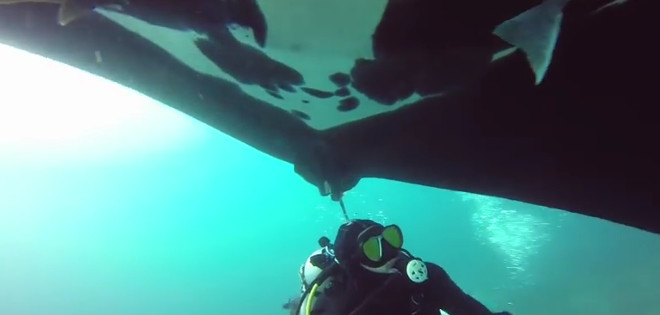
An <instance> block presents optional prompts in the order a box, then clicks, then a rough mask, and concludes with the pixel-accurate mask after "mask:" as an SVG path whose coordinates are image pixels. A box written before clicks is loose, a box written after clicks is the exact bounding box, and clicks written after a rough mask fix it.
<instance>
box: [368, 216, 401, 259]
mask: <svg viewBox="0 0 660 315" xmlns="http://www.w3.org/2000/svg"><path fill="white" fill-rule="evenodd" d="M358 243H359V245H360V251H361V253H362V255H363V256H364V258H366V259H368V260H369V261H370V262H371V263H385V262H386V261H387V260H389V259H392V258H394V257H396V254H397V252H398V250H400V249H401V248H402V246H403V233H402V232H401V229H400V228H399V227H398V226H396V225H388V226H386V227H380V226H371V227H369V228H367V229H366V230H364V231H362V233H360V235H359V236H358ZM385 243H386V244H387V245H389V246H388V247H389V249H390V250H389V252H388V250H387V248H386V247H385V246H383V245H385ZM392 250H394V251H392Z"/></svg>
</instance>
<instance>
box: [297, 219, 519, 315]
mask: <svg viewBox="0 0 660 315" xmlns="http://www.w3.org/2000/svg"><path fill="white" fill-rule="evenodd" d="M319 245H320V246H321V248H320V249H318V250H316V251H314V252H313V253H312V255H310V256H309V258H308V259H307V261H306V262H305V263H304V264H303V265H302V266H301V267H300V272H299V275H300V278H301V281H302V290H301V291H302V293H301V295H300V296H299V297H296V298H294V299H291V300H290V301H289V302H287V303H286V304H284V308H285V309H288V310H290V313H291V314H292V315H438V314H439V312H440V311H441V310H442V311H444V312H446V313H448V314H450V315H486V314H488V315H492V314H499V315H511V314H510V313H509V312H501V313H493V312H491V311H490V310H488V308H486V307H485V306H484V305H483V304H481V303H480V302H479V301H477V300H476V299H474V298H473V297H471V296H470V295H468V294H466V293H464V292H463V291H462V290H461V289H460V288H459V287H458V286H457V285H456V283H454V281H453V280H452V279H451V278H450V277H449V275H448V274H447V272H445V270H444V269H442V268H441V267H440V266H438V265H436V264H434V263H430V262H424V261H422V260H421V259H419V258H416V257H414V256H413V255H412V254H410V252H408V251H407V250H405V249H403V247H402V246H403V234H402V232H401V230H400V228H399V227H398V226H396V225H388V226H383V225H381V224H378V223H376V222H374V221H371V220H351V221H349V222H347V223H345V224H342V225H341V226H340V227H339V230H338V231H337V236H336V238H335V242H334V244H332V243H330V240H329V239H328V238H327V237H322V238H321V239H320V240H319Z"/></svg>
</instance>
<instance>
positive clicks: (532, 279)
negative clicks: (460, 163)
mask: <svg viewBox="0 0 660 315" xmlns="http://www.w3.org/2000/svg"><path fill="white" fill-rule="evenodd" d="M0 69H2V72H0V86H2V87H3V89H2V91H1V92H0V314H2V315H54V314H62V315H92V314H94V315H111V314H112V315H117V314H123V315H151V314H154V315H156V314H158V315H184V314H185V315H189V314H198V315H206V314H209V315H210V314H222V315H239V314H240V315H243V314H259V315H271V314H272V315H278V314H282V315H286V314H288V313H287V311H285V310H283V309H282V304H284V303H285V302H286V301H287V300H288V299H289V298H291V297H293V296H295V295H296V294H298V292H299V290H300V282H299V278H298V268H299V267H300V265H301V264H302V263H303V262H304V261H305V259H306V258H307V256H308V255H309V254H310V253H311V252H313V251H314V250H315V249H317V246H318V244H317V240H318V238H319V237H320V236H324V235H325V236H328V237H330V238H331V239H333V238H334V236H335V232H336V229H337V228H338V226H339V225H340V224H341V223H343V216H342V215H341V211H340V208H339V205H338V204H337V203H335V202H332V201H330V200H329V199H328V198H322V197H320V196H319V194H318V190H317V189H316V188H315V187H314V186H312V185H310V184H308V183H307V182H305V181H304V180H303V179H302V178H301V177H300V176H298V175H297V174H296V173H295V172H294V171H293V166H292V165H290V164H288V163H285V162H282V161H280V160H277V159H275V158H273V157H270V156H268V155H266V154H264V153H262V152H260V151H257V150H256V149H254V148H252V147H250V146H248V145H246V144H244V143H242V142H239V141H237V140H235V139H233V138H231V137H229V136H227V135H225V134H223V133H222V132H219V131H217V130H215V129H213V128H211V127H209V126H207V125H204V124H202V123H200V122H198V121H196V120H194V119H192V118H190V117H188V116H186V115H183V114H181V113H180V112H177V111H175V110H173V109H171V108H169V107H167V106H165V105H163V104H161V103H158V102H156V101H154V100H152V99H149V98H147V97H146V96H144V95H141V94H139V93H138V92H136V91H133V90H130V89H127V88H125V87H122V86H119V85H117V84H114V83H111V82H109V81H107V80H104V79H101V78H99V77H95V76H92V75H90V74H88V73H84V72H82V71H79V70H76V69H74V68H71V67H68V66H65V65H62V64H59V63H55V62H53V61H50V60H47V59H44V58H41V57H37V56H34V55H30V54H28V53H25V52H21V51H19V50H16V49H13V48H10V47H7V46H0ZM173 88H176V87H173ZM345 202H346V205H347V207H348V212H349V216H350V217H352V218H370V219H373V220H376V221H378V222H381V223H396V224H398V225H400V226H401V228H402V230H403V232H404V235H405V244H404V247H406V248H407V249H408V250H410V251H411V252H412V253H413V254H415V255H417V256H420V257H421V258H423V259H425V260H427V261H432V262H435V263H438V264H440V265H441V266H442V267H444V268H445V269H446V270H447V271H448V273H449V274H450V275H451V276H452V278H453V279H454V280H455V281H456V282H457V283H458V284H459V285H460V286H461V287H462V288H463V289H464V290H465V291H467V292H468V293H470V294H471V295H473V296H475V297H476V298H477V299H479V300H481V301H482V302H483V303H485V304H486V305H487V306H488V307H489V308H490V309H491V310H493V311H500V310H508V311H510V312H512V313H513V314H516V315H526V314H531V315H559V314H561V315H573V314H575V315H578V314H604V315H610V314H617V315H619V314H636V315H657V314H660V300H659V299H658V297H659V296H660V286H658V283H660V236H658V235H655V234H651V233H647V232H643V231H640V230H637V229H633V228H629V227H625V226H622V225H618V224H613V223H610V222H606V221H603V220H600V219H595V218H590V217H585V216H581V215H576V214H572V213H568V212H564V211H559V210H554V209H548V208H544V207H539V206H533V205H529V204H524V203H520V202H514V201H509V200H503V199H498V198H492V197H486V196H479V195H474V194H467V193H462V192H452V191H445V190H441V189H436V188H431V187H424V186H418V185H411V184H406V183H400V182H393V181H386V180H380V179H365V180H362V181H361V182H360V183H359V185H358V186H357V187H356V188H355V189H353V190H351V191H350V192H348V193H347V194H346V196H345Z"/></svg>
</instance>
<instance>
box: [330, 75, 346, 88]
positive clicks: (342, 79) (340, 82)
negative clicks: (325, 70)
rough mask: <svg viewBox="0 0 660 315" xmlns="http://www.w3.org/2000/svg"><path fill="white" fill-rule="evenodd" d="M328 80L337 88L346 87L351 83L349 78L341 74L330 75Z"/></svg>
mask: <svg viewBox="0 0 660 315" xmlns="http://www.w3.org/2000/svg"><path fill="white" fill-rule="evenodd" d="M329 79H330V81H332V83H334V84H336V85H337V86H347V85H348V84H349V83H351V76H349V75H348V74H346V73H341V72H337V73H334V74H332V75H330V77H329Z"/></svg>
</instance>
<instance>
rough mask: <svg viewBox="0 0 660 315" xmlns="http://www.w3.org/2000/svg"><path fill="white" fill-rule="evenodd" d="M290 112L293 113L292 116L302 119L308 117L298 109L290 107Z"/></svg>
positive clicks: (307, 118)
mask: <svg viewBox="0 0 660 315" xmlns="http://www.w3.org/2000/svg"><path fill="white" fill-rule="evenodd" d="M291 114H293V115H294V116H296V117H298V118H300V119H303V120H309V119H310V117H309V115H307V114H306V113H303V112H301V111H299V110H295V109H292V110H291Z"/></svg>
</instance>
